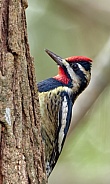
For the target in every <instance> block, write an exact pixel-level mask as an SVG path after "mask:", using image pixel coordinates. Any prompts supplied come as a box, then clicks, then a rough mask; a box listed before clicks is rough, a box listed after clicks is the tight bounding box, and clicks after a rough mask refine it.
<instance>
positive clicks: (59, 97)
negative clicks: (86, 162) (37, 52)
mask: <svg viewBox="0 0 110 184" xmlns="http://www.w3.org/2000/svg"><path fill="white" fill-rule="evenodd" d="M45 51H46V52H47V54H48V55H49V56H50V57H51V58H52V59H53V60H54V61H55V62H56V63H57V65H58V75H56V76H54V77H52V78H49V79H46V80H44V81H41V82H39V83H38V90H39V101H40V110H41V118H42V137H43V140H44V142H45V156H46V158H45V162H46V173H47V177H48V176H49V175H50V173H51V171H52V170H53V168H54V166H55V164H56V162H57V160H58V157H59V155H60V153H61V151H62V148H63V145H64V141H65V138H66V135H67V132H68V129H69V126H70V122H71V116H72V106H73V104H74V102H75V100H76V98H77V97H78V95H79V94H80V93H81V92H82V91H83V90H84V89H85V88H86V87H87V85H88V84H89V81H90V78H91V62H92V60H91V59H90V58H87V57H84V56H72V57H69V58H66V59H62V58H61V57H59V56H58V55H56V54H54V53H53V52H51V51H49V50H47V49H46V50H45Z"/></svg>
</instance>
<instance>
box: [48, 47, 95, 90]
mask: <svg viewBox="0 0 110 184" xmlns="http://www.w3.org/2000/svg"><path fill="white" fill-rule="evenodd" d="M45 51H46V53H47V54H48V55H49V56H50V57H51V58H52V59H53V60H54V61H55V62H56V63H57V65H58V68H59V69H58V75H57V76H55V77H54V78H55V79H56V80H59V81H61V82H62V83H64V84H65V85H66V86H68V87H71V88H73V90H74V92H75V91H76V92H78V93H81V92H82V91H83V90H84V89H85V88H86V87H87V85H88V84H89V81H90V78H91V65H92V63H91V62H92V60H91V59H90V58H87V57H85V56H72V57H68V58H65V59H62V58H61V57H60V56H58V55H56V54H54V53H53V52H51V51H49V50H48V49H45Z"/></svg>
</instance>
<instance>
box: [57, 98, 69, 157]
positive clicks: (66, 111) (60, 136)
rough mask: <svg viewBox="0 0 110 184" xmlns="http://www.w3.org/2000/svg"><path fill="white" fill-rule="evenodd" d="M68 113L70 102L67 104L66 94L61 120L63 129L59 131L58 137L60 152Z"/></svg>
mask: <svg viewBox="0 0 110 184" xmlns="http://www.w3.org/2000/svg"><path fill="white" fill-rule="evenodd" d="M67 113H68V104H67V99H66V96H64V101H63V102H62V121H61V129H60V132H59V137H58V149H59V153H60V152H61V148H62V141H63V139H64V135H65V134H64V129H65V127H66V118H67Z"/></svg>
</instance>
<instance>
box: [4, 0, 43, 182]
mask: <svg viewBox="0 0 110 184" xmlns="http://www.w3.org/2000/svg"><path fill="white" fill-rule="evenodd" d="M26 6H27V4H26V1H25V0H21V1H20V0H0V184H4V183H5V184H16V183H17V184H18V183H20V184H34V183H35V184H37V183H39V184H41V183H43V184H45V183H46V177H45V167H44V152H43V144H42V139H41V132H40V126H41V123H40V113H39V102H38V96H37V87H36V78H35V68H34V64H33V59H32V57H31V56H30V53H29V45H28V40H27V30H26V18H25V8H26Z"/></svg>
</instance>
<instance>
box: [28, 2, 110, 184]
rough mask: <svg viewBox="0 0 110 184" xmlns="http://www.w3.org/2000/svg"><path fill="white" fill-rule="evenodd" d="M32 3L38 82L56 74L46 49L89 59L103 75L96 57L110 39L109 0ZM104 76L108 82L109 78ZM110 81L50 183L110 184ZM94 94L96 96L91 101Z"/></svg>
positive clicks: (74, 135)
mask: <svg viewBox="0 0 110 184" xmlns="http://www.w3.org/2000/svg"><path fill="white" fill-rule="evenodd" d="M28 3H29V7H28V9H27V11H26V13H27V24H28V35H29V43H30V50H31V55H32V56H33V57H34V60H35V65H36V76H37V81H40V80H43V79H45V78H48V77H51V76H53V75H55V74H56V73H57V66H56V64H55V63H54V62H53V61H52V60H51V59H50V58H49V57H48V56H47V55H46V54H45V52H44V48H48V49H50V50H51V51H53V52H55V53H56V54H58V55H60V56H61V57H64V58H65V57H68V56H71V55H86V56H88V57H91V58H92V59H93V60H94V63H93V71H94V70H95V73H97V71H100V67H98V64H97V62H100V61H97V59H96V57H97V55H98V53H99V52H100V51H101V50H102V52H103V47H104V45H105V44H106V42H107V41H108V39H109V35H110V1H109V0H100V1H97V0H93V1H91V0H77V1H75V0H68V1H66V0H60V1H59V0H54V1H52V0H40V1H39V0H29V1H28ZM109 52H110V48H109ZM104 57H106V56H104ZM109 62H110V60H109ZM109 67H110V64H109ZM103 72H106V71H105V70H103ZM109 73H110V72H109ZM93 74H94V73H93ZM92 77H94V76H92ZM101 77H102V76H100V78H101ZM106 77H107V78H109V79H110V75H108V73H107V76H106ZM95 80H97V78H96V79H95ZM102 81H103V82H104V80H102ZM108 81H109V82H110V80H108ZM109 82H108V83H107V84H106V85H105V86H104V88H103V90H102V89H101V90H102V92H100V93H101V94H100V95H99V96H98V98H97V100H95V103H94V104H93V105H91V108H90V109H88V111H87V113H86V115H85V116H84V118H82V119H81V121H80V123H78V125H77V126H76V127H75V128H74V129H73V128H71V131H70V133H69V135H68V138H67V140H66V144H65V146H64V149H63V152H62V154H61V157H60V159H59V161H58V163H57V165H56V167H55V169H54V171H53V172H52V174H51V176H50V178H49V184H67V183H68V184H92V183H94V184H110V87H109V84H110V83H109ZM100 85H101V84H100ZM95 87H96V88H100V86H95ZM92 94H93V91H91V92H90V93H89V96H87V100H88V99H89V98H91V95H92ZM84 103H86V102H84ZM76 104H77V101H76ZM73 113H74V110H73ZM79 113H80V112H79ZM73 123H74V115H73Z"/></svg>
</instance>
